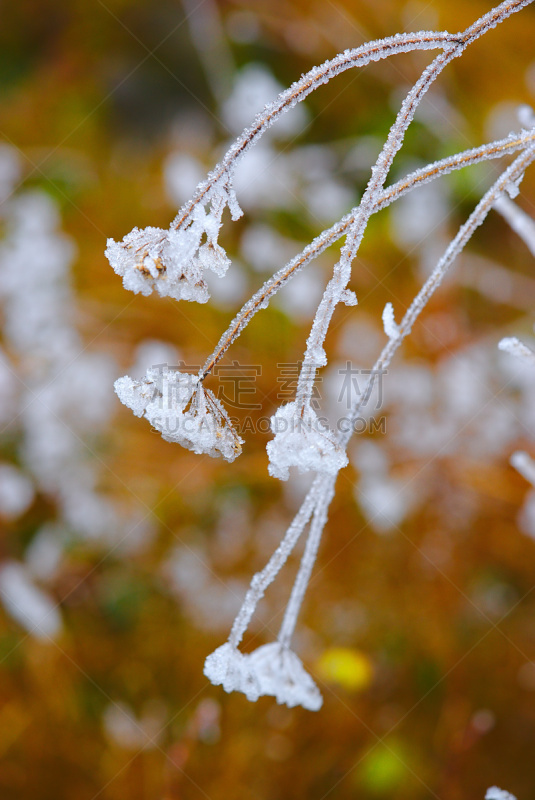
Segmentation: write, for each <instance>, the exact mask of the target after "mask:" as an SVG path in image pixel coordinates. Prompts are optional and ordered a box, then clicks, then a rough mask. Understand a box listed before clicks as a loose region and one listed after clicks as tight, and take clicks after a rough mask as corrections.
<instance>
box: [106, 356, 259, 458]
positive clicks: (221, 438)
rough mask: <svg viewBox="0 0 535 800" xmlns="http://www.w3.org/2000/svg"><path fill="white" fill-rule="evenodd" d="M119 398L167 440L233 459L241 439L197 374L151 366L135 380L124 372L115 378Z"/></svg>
mask: <svg viewBox="0 0 535 800" xmlns="http://www.w3.org/2000/svg"><path fill="white" fill-rule="evenodd" d="M115 391H116V392H117V396H118V397H119V400H120V401H121V402H122V403H124V405H125V406H128V408H130V409H132V411H133V412H134V414H135V415H136V416H137V417H141V416H145V417H146V419H148V421H149V422H150V423H151V425H152V426H153V428H155V429H156V430H157V431H159V432H160V433H161V435H162V437H163V438H164V439H165V440H166V441H168V442H178V444H181V445H182V446H183V447H185V448H187V449H188V450H193V452H194V453H206V454H207V455H209V456H212V457H213V458H216V457H217V456H220V455H221V456H223V458H224V459H226V461H234V459H235V458H236V457H237V456H239V454H240V453H241V445H242V444H243V442H242V440H241V439H240V437H239V436H238V434H237V433H236V431H235V430H234V428H233V426H232V423H231V421H230V419H229V417H228V414H227V413H226V411H225V409H224V408H223V406H222V405H221V403H220V402H219V400H217V399H216V397H215V396H214V394H213V392H211V391H210V390H209V389H205V388H204V386H203V385H202V383H201V382H200V380H199V378H198V376H197V375H189V374H184V373H181V372H178V371H177V370H170V369H168V368H167V367H166V366H163V365H162V366H159V367H150V368H149V369H148V370H147V374H146V377H145V378H143V380H141V381H134V380H132V378H130V377H128V375H125V376H124V377H123V378H119V379H118V380H117V381H116V382H115Z"/></svg>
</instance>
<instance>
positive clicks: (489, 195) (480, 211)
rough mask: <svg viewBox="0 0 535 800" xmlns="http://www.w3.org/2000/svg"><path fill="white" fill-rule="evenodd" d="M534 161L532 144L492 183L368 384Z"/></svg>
mask: <svg viewBox="0 0 535 800" xmlns="http://www.w3.org/2000/svg"><path fill="white" fill-rule="evenodd" d="M534 160H535V144H531V145H530V146H529V147H527V148H526V150H525V151H524V152H523V153H521V154H520V155H519V156H518V157H517V158H516V159H515V160H514V161H513V163H512V164H511V165H510V166H509V167H508V168H507V169H506V170H505V171H504V172H503V173H502V174H501V175H500V177H499V178H498V180H496V181H495V182H494V183H493V185H492V186H491V188H490V189H489V190H488V191H487V192H486V193H485V195H484V196H483V197H482V199H481V200H480V201H479V203H478V204H477V206H476V208H475V209H474V210H473V211H472V213H471V214H470V216H469V217H468V219H467V220H466V222H465V223H464V225H462V226H461V228H460V229H459V232H458V233H457V235H456V236H455V238H454V239H453V240H452V241H451V242H450V244H449V245H448V247H447V249H446V251H445V253H444V255H443V256H442V258H441V259H440V260H439V262H438V264H437V265H436V267H435V269H434V270H433V272H432V273H431V275H430V276H429V278H428V279H427V280H426V282H425V284H424V285H423V286H422V288H421V289H420V291H419V292H418V294H417V295H416V297H415V298H414V300H413V301H412V303H411V305H410V306H409V308H408V310H407V312H406V313H405V315H404V316H403V319H402V320H401V322H400V324H399V326H398V327H397V336H395V337H390V338H389V340H388V342H387V344H386V345H385V347H384V348H383V350H382V351H381V354H380V355H379V358H378V359H377V361H376V362H375V364H374V366H373V368H372V370H371V375H370V377H369V379H368V384H369V383H370V382H371V381H372V380H373V377H374V374H377V372H378V371H379V370H384V369H386V368H387V367H388V365H389V364H390V362H391V361H392V358H393V356H394V354H395V353H396V351H397V350H398V348H399V347H400V345H401V343H402V342H403V340H404V339H405V338H406V337H407V336H408V335H409V333H410V332H411V330H412V327H413V325H414V323H415V322H416V320H417V319H418V317H419V316H420V314H421V313H422V311H423V310H424V308H425V306H426V305H427V303H428V301H429V299H430V297H431V296H432V295H433V294H434V292H435V291H436V290H437V289H438V287H439V286H440V284H441V283H442V281H443V279H444V276H445V275H446V273H447V271H448V270H449V268H450V267H451V265H452V263H453V261H454V260H455V258H456V257H457V256H458V255H459V253H460V252H461V251H462V249H463V248H464V247H465V246H466V244H467V242H468V241H469V240H470V238H471V237H472V234H473V233H474V231H475V230H476V229H477V228H478V227H479V226H480V225H482V224H483V222H484V220H485V218H486V217H487V215H488V213H489V212H490V210H491V208H492V207H493V206H494V205H495V203H496V200H497V198H498V197H500V196H501V195H502V194H503V193H504V192H505V191H506V190H507V187H508V186H509V185H510V184H511V183H512V182H514V183H516V182H518V181H520V180H521V179H522V176H523V175H524V172H525V170H526V169H527V167H528V166H529V165H530V164H531V163H532V162H533V161H534ZM365 396H366V390H364V392H363V394H362V396H361V397H365ZM362 402H363V400H362V399H359V400H358V401H357V402H356V403H355V404H354V406H353V408H352V410H351V413H350V414H349V416H348V418H347V422H348V425H345V426H344V428H346V429H348V430H347V432H345V433H343V434H342V435H341V444H343V445H344V446H346V445H347V442H348V441H349V438H350V436H351V429H352V427H351V426H352V424H353V422H354V421H355V419H356V418H357V417H358V415H359V413H360V411H361V410H362Z"/></svg>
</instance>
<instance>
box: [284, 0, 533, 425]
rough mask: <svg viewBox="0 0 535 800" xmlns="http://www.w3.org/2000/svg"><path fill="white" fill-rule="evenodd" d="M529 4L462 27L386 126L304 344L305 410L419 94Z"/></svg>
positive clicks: (507, 5) (301, 389) (300, 396)
mask: <svg viewBox="0 0 535 800" xmlns="http://www.w3.org/2000/svg"><path fill="white" fill-rule="evenodd" d="M530 2H531V0H516V2H515V0H513V2H504V3H501V4H500V5H499V6H497V7H496V8H494V9H492V10H491V11H489V12H488V14H485V15H484V16H483V17H481V18H480V19H478V20H477V21H476V22H475V23H474V24H473V25H470V26H469V27H468V28H467V29H466V30H465V31H463V32H462V33H459V34H458V35H457V36H456V37H455V40H453V41H452V42H451V43H450V44H449V45H446V47H445V50H444V52H443V53H441V54H440V55H439V56H437V57H436V58H435V59H434V61H433V62H432V63H431V64H430V65H429V66H428V67H427V68H426V69H425V70H424V72H423V73H422V75H421V76H420V78H419V80H418V81H417V82H416V83H415V85H414V86H413V87H412V88H411V90H410V91H409V92H408V94H407V96H406V98H405V100H404V101H403V104H402V106H401V109H400V110H399V112H398V115H397V117H396V120H395V122H394V124H393V125H392V127H391V128H390V131H389V134H388V137H387V140H386V142H385V144H384V147H383V149H382V150H381V153H380V154H379V157H378V159H377V161H376V163H375V166H374V167H372V175H371V178H370V181H369V183H368V186H367V187H366V191H365V192H364V195H363V197H362V200H361V202H360V205H359V209H358V212H357V214H356V217H355V220H354V222H353V223H352V224H351V227H350V229H349V232H348V235H347V239H346V243H345V245H344V247H343V249H342V253H341V257H340V260H339V261H338V263H337V264H336V265H335V268H334V275H333V277H332V279H331V280H330V281H329V283H328V285H327V288H326V289H325V293H324V295H323V298H322V300H321V302H320V305H319V307H318V311H317V314H316V317H315V319H314V322H313V325H312V329H311V332H310V335H309V337H308V340H307V348H306V351H305V356H304V358H303V366H302V369H301V374H300V376H299V382H298V387H297V405H298V407H299V408H301V409H303V408H304V407H305V405H306V404H307V403H308V402H309V401H310V398H311V395H312V389H313V385H314V379H315V376H316V364H317V363H318V361H319V362H320V363H321V361H322V354H323V342H324V340H325V336H326V335H327V330H328V328H329V324H330V321H331V318H332V315H333V313H334V309H335V308H336V306H337V304H338V303H339V302H340V299H341V296H342V294H343V292H344V291H345V289H346V287H347V284H348V282H349V278H350V276H351V263H352V261H353V260H354V258H355V256H356V254H357V252H358V248H359V246H360V242H361V241H362V237H363V235H364V231H365V229H366V226H367V224H368V220H369V218H370V216H371V215H372V213H373V207H374V204H375V201H376V200H377V197H378V196H379V193H380V191H381V189H382V187H383V185H384V182H385V180H386V176H387V174H388V170H389V169H390V166H391V165H392V161H393V160H394V157H395V155H396V153H397V152H398V150H399V149H400V148H401V145H402V143H403V137H404V135H405V132H406V130H407V128H408V126H409V125H410V123H411V121H412V119H413V117H414V113H415V111H416V109H417V107H418V105H419V103H420V101H421V99H422V97H423V96H424V95H425V93H426V92H427V90H428V89H429V87H430V86H431V84H432V83H433V81H434V80H436V78H437V77H438V76H439V74H440V73H441V72H442V70H443V69H444V67H445V66H446V65H447V64H448V63H449V62H450V61H452V60H453V59H454V58H456V57H457V56H460V55H461V53H462V52H463V51H464V49H465V48H466V47H467V46H468V45H469V44H471V43H472V42H473V41H475V40H476V39H477V38H479V36H481V35H482V34H483V33H486V32H487V31H488V30H490V29H491V28H493V27H494V26H495V25H497V24H498V23H499V22H502V21H503V20H504V19H505V18H506V17H508V16H510V15H511V14H512V13H514V12H515V11H518V10H520V9H521V8H523V7H524V6H525V5H528V4H529V3H530ZM318 355H319V358H318Z"/></svg>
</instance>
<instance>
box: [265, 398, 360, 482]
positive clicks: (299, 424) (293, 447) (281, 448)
mask: <svg viewBox="0 0 535 800" xmlns="http://www.w3.org/2000/svg"><path fill="white" fill-rule="evenodd" d="M271 430H272V431H273V433H274V434H275V438H274V439H273V440H272V441H271V442H268V444H267V452H268V456H269V474H270V475H271V476H272V477H274V478H280V480H283V481H286V480H288V477H289V468H290V467H297V468H298V470H299V472H323V473H325V474H328V475H336V473H337V472H338V471H339V470H340V469H342V467H345V466H346V465H347V456H346V454H345V452H344V451H343V449H342V448H341V447H340V445H339V444H338V442H337V440H336V436H335V434H334V433H333V432H332V431H331V430H330V428H329V427H328V425H327V424H326V422H324V421H323V420H321V419H320V418H319V417H318V416H317V414H316V412H315V411H314V410H313V409H312V408H311V407H310V405H307V406H305V409H304V412H303V414H302V415H300V414H299V413H298V411H297V404H296V402H295V401H294V402H291V403H287V404H286V405H283V406H281V407H280V408H279V409H278V411H277V413H276V414H274V416H272V417H271Z"/></svg>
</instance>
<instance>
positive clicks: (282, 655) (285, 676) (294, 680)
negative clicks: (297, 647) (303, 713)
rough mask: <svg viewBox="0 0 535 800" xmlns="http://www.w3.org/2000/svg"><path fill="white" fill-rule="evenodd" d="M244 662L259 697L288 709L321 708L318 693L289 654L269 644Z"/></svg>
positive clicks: (305, 673) (275, 643)
mask: <svg viewBox="0 0 535 800" xmlns="http://www.w3.org/2000/svg"><path fill="white" fill-rule="evenodd" d="M247 658H248V660H249V665H250V668H251V671H252V673H253V675H254V677H255V679H256V681H257V682H258V685H259V688H260V694H261V695H269V696H271V697H274V698H275V699H276V701H277V703H280V704H284V705H287V706H288V708H293V707H294V706H303V708H306V709H308V710H309V711H318V709H319V708H321V706H322V704H323V698H322V696H321V694H320V691H319V689H318V687H317V686H316V684H315V683H314V681H313V680H312V678H311V677H310V675H309V674H308V672H306V670H305V668H304V667H303V664H302V662H301V659H300V658H299V657H298V656H296V654H295V653H294V652H293V651H292V650H289V649H288V648H287V647H283V646H282V645H281V644H280V643H279V642H273V643H271V644H265V645H263V646H262V647H259V648H258V649H257V650H254V651H253V652H252V653H251V654H250V655H249V656H248V657H247Z"/></svg>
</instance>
